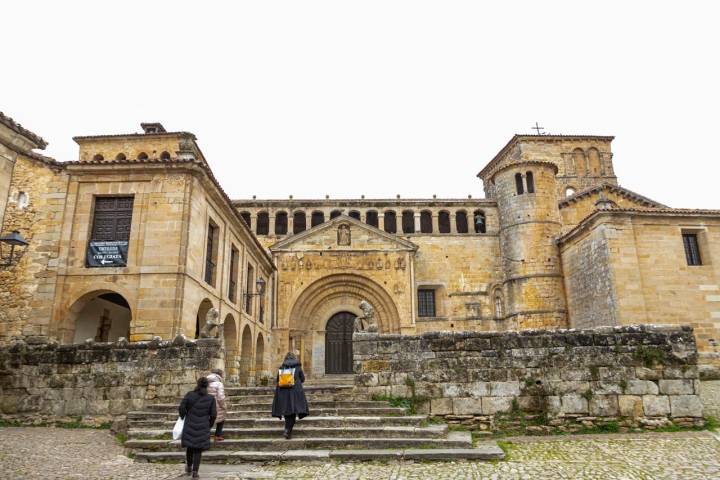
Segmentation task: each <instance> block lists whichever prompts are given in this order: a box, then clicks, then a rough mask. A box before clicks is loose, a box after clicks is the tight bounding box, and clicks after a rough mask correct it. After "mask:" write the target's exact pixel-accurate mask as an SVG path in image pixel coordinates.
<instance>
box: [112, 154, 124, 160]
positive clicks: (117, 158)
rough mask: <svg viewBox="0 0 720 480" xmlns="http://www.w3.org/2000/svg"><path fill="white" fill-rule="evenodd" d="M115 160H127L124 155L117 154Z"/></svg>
mask: <svg viewBox="0 0 720 480" xmlns="http://www.w3.org/2000/svg"><path fill="white" fill-rule="evenodd" d="M115 160H127V157H126V156H125V154H124V153H118V154H117V155H116V156H115Z"/></svg>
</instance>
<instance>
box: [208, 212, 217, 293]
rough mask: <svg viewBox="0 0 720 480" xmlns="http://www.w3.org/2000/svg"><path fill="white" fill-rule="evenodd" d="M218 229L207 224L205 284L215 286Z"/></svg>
mask: <svg viewBox="0 0 720 480" xmlns="http://www.w3.org/2000/svg"><path fill="white" fill-rule="evenodd" d="M219 230H220V229H219V228H218V227H217V225H215V224H214V223H213V222H210V223H208V230H207V249H206V250H205V283H207V284H208V285H212V286H213V287H214V286H215V270H216V269H217V257H218V254H217V252H218V240H219V235H218V234H219Z"/></svg>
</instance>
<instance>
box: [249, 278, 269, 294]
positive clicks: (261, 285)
mask: <svg viewBox="0 0 720 480" xmlns="http://www.w3.org/2000/svg"><path fill="white" fill-rule="evenodd" d="M263 293H265V280H264V279H263V278H258V279H257V282H255V293H251V292H249V291H248V292H246V293H245V296H246V297H254V296H257V295H262V294H263Z"/></svg>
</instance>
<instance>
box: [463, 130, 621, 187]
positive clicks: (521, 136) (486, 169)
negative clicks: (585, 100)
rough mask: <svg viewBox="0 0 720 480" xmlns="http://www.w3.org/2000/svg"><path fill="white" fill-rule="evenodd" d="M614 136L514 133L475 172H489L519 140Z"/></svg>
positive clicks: (610, 138) (581, 138) (591, 138)
mask: <svg viewBox="0 0 720 480" xmlns="http://www.w3.org/2000/svg"><path fill="white" fill-rule="evenodd" d="M614 139H615V137H612V136H604V135H530V134H527V135H526V134H521V133H516V134H515V135H513V137H512V138H511V139H510V141H509V142H508V143H507V144H505V146H504V147H503V148H501V149H500V151H499V152H498V153H497V155H495V156H494V157H493V159H492V160H490V161H489V162H488V164H487V165H485V167H484V168H483V169H482V170H480V173H478V174H477V176H478V177H481V178H482V177H483V176H485V174H486V173H487V172H489V171H490V170H491V169H492V168H493V167H494V166H495V164H496V163H497V162H498V161H499V160H500V158H502V157H503V156H504V155H505V154H506V153H507V152H508V151H509V150H510V149H511V148H512V147H514V146H515V144H517V142H518V141H520V140H546V141H547V140H551V141H562V140H602V141H612V140H614Z"/></svg>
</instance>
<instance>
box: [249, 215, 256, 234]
mask: <svg viewBox="0 0 720 480" xmlns="http://www.w3.org/2000/svg"><path fill="white" fill-rule="evenodd" d="M249 227H250V231H251V232H253V233H257V213H251V214H250V225H249Z"/></svg>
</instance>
